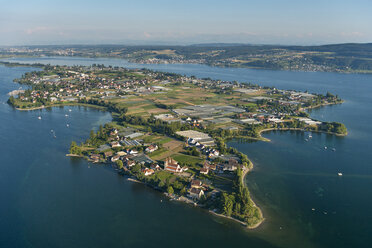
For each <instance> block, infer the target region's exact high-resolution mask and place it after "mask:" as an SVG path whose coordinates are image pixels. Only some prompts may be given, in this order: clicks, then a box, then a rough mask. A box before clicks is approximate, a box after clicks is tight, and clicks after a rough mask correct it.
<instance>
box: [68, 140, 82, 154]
mask: <svg viewBox="0 0 372 248" xmlns="http://www.w3.org/2000/svg"><path fill="white" fill-rule="evenodd" d="M70 154H75V155H82V154H83V151H82V150H81V148H80V146H78V145H77V144H76V142H75V141H72V142H71V145H70Z"/></svg>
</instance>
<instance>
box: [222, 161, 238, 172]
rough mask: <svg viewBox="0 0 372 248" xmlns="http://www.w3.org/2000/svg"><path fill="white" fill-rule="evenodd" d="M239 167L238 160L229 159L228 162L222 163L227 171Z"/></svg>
mask: <svg viewBox="0 0 372 248" xmlns="http://www.w3.org/2000/svg"><path fill="white" fill-rule="evenodd" d="M238 167H239V163H238V161H236V160H235V159H229V163H228V164H226V165H224V167H223V170H224V171H225V170H227V171H235V170H236V169H238Z"/></svg>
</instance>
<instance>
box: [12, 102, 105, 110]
mask: <svg viewBox="0 0 372 248" xmlns="http://www.w3.org/2000/svg"><path fill="white" fill-rule="evenodd" d="M65 106H82V107H90V108H96V109H101V110H106V107H103V106H98V105H94V104H89V103H66V104H55V105H48V106H44V105H43V106H40V107H32V108H16V107H15V109H16V110H20V111H33V110H39V109H47V108H54V107H65Z"/></svg>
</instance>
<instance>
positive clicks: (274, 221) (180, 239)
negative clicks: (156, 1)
mask: <svg viewBox="0 0 372 248" xmlns="http://www.w3.org/2000/svg"><path fill="white" fill-rule="evenodd" d="M12 61H14V60H12ZM15 61H19V62H25V63H26V62H27V63H30V62H38V63H50V64H60V65H63V64H68V65H73V64H75V65H80V64H82V65H90V64H93V63H96V64H105V65H113V66H124V67H129V68H142V67H146V68H149V69H154V70H161V71H169V72H176V73H180V74H186V75H195V76H198V77H211V78H216V79H223V80H237V81H240V82H252V83H260V84H261V85H267V86H275V87H277V88H282V89H296V90H308V91H309V92H317V93H326V92H327V91H330V92H332V93H335V94H338V95H339V96H340V97H341V98H343V99H345V101H346V102H345V103H344V104H341V105H336V106H327V107H323V108H320V109H316V110H312V111H311V116H312V117H314V118H317V119H320V120H325V121H339V122H343V123H345V124H346V126H347V128H348V130H349V135H348V136H346V137H335V136H331V135H326V134H313V138H312V139H311V140H310V141H308V142H306V141H305V138H307V134H304V133H301V132H271V133H266V134H264V136H265V137H267V138H269V139H270V140H271V142H241V141H238V140H236V141H231V142H230V143H229V144H230V145H231V146H234V147H236V148H238V149H239V150H240V151H242V152H244V153H246V154H247V155H248V156H249V158H250V159H251V160H252V161H253V162H254V164H255V169H254V171H253V172H252V173H250V174H249V175H248V176H247V178H246V183H247V184H248V186H249V189H250V191H251V194H252V196H253V197H254V199H255V200H256V202H257V203H258V205H259V206H260V207H262V209H263V211H264V215H265V217H266V221H265V223H264V225H262V226H261V227H260V228H258V229H256V230H253V231H247V230H244V229H242V228H241V227H240V226H238V225H236V224H234V223H231V222H229V221H226V220H223V219H219V218H216V217H213V216H210V215H209V214H207V213H205V212H204V211H202V210H199V209H195V208H193V207H189V206H186V205H183V204H179V203H174V202H168V201H167V200H166V199H165V198H163V197H162V195H161V194H159V193H157V192H154V191H152V190H151V189H147V188H146V187H144V186H142V185H137V184H133V183H130V182H128V181H126V180H125V179H124V178H122V177H120V176H118V175H117V174H116V173H114V172H113V171H112V170H110V169H109V168H104V167H102V166H95V165H91V164H89V163H88V162H86V161H82V160H79V159H70V158H68V157H65V153H66V152H67V149H68V146H69V143H70V142H71V140H77V141H82V140H84V139H85V138H86V137H87V136H88V135H89V131H90V129H91V128H97V126H98V125H99V124H101V123H105V122H108V121H110V120H111V116H110V115H109V114H108V113H105V112H102V111H99V110H95V109H89V108H88V109H87V108H83V107H65V108H53V109H50V110H37V111H30V112H22V111H16V110H13V109H12V108H11V107H9V106H8V105H6V104H1V105H0V116H1V119H0V124H1V127H2V129H0V138H1V143H0V146H1V151H2V152H1V155H2V156H1V159H0V197H1V199H0V247H82V246H85V247H131V246H135V247H160V246H166V247H171V246H175V245H177V246H181V247H186V246H190V245H192V246H197V247H205V246H207V247H209V246H212V245H213V246H215V247H224V246H227V245H232V246H237V245H243V246H247V247H248V246H249V247H350V246H354V247H369V244H370V243H371V242H372V237H370V235H369V234H370V233H371V232H372V213H371V211H370V209H371V208H372V199H371V196H372V145H371V139H372V134H371V133H372V125H371V123H372V97H371V94H372V75H360V74H337V73H322V72H288V71H269V70H252V69H232V68H215V67H208V66H204V65H138V64H132V63H128V62H127V61H124V60H119V59H88V58H71V57H58V58H55V57H54V58H37V59H35V58H32V59H30V58H27V59H16V60H15ZM30 70H33V69H32V68H26V67H24V68H23V67H14V68H7V67H4V66H0V102H2V103H4V102H5V101H6V100H7V98H8V96H7V95H6V94H7V93H8V92H9V91H11V90H13V89H17V88H18V87H19V85H17V84H14V83H12V80H13V79H14V78H16V77H19V76H21V75H22V74H23V73H24V72H27V71H30ZM68 109H71V110H72V111H71V112H69V111H68ZM65 114H68V115H69V116H68V117H65ZM39 115H40V116H42V120H38V119H37V116H39ZM66 124H69V125H70V127H69V128H67V126H66ZM52 129H53V130H54V132H55V134H56V138H54V137H53V135H52V134H51V130H52ZM325 146H327V147H328V149H324V147H325ZM331 148H335V149H336V151H332V149H331ZM338 172H342V173H343V176H342V177H339V176H337V173H338ZM161 199H162V202H161V201H160V200H161Z"/></svg>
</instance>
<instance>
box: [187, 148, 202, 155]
mask: <svg viewBox="0 0 372 248" xmlns="http://www.w3.org/2000/svg"><path fill="white" fill-rule="evenodd" d="M185 154H187V155H191V156H196V157H199V156H200V152H199V151H198V149H196V147H195V146H192V147H188V148H187V149H186V151H185Z"/></svg>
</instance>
